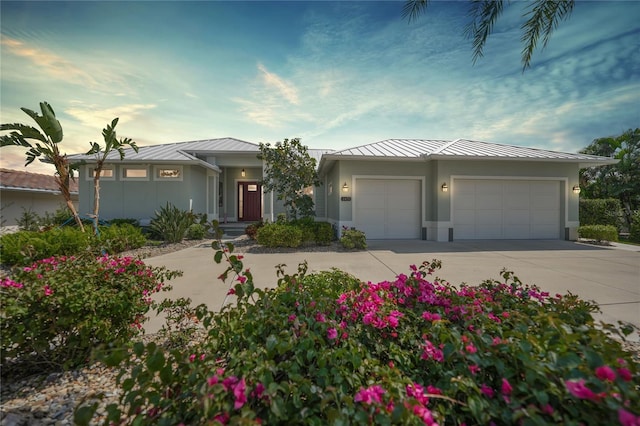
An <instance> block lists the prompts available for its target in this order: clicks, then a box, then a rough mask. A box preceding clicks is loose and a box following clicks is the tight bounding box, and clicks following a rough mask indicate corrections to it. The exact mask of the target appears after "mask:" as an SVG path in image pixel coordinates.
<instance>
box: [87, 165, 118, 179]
mask: <svg viewBox="0 0 640 426" xmlns="http://www.w3.org/2000/svg"><path fill="white" fill-rule="evenodd" d="M95 176H96V168H95V167H93V166H87V180H93V178H94V177H95ZM115 177H116V174H115V171H114V169H113V166H104V167H103V168H102V171H101V172H100V179H101V180H114V179H115Z"/></svg>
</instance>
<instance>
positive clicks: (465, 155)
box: [323, 139, 617, 167]
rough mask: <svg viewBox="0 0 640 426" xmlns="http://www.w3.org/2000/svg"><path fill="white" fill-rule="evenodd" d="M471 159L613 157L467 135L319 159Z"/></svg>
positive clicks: (397, 142) (591, 161)
mask: <svg viewBox="0 0 640 426" xmlns="http://www.w3.org/2000/svg"><path fill="white" fill-rule="evenodd" d="M347 158H349V159H376V158H377V159H390V158H392V159H405V160H406V159H414V160H418V161H420V160H430V159H451V160H453V159H474V160H528V161H558V162H572V163H574V162H575V163H579V164H580V167H588V166H595V165H605V164H615V163H617V160H615V159H613V158H609V157H600V156H597V155H587V154H570V153H566V152H558V151H548V150H544V149H537V148H528V147H523V146H515V145H503V144H497V143H490V142H482V141H472V140H468V139H456V140H453V141H447V140H439V139H437V140H431V139H427V140H424V139H387V140H384V141H380V142H375V143H372V144H368V145H362V146H358V147H355V148H349V149H344V150H342V151H336V152H333V153H330V154H327V155H325V156H324V158H323V161H325V160H326V161H331V160H341V159H347Z"/></svg>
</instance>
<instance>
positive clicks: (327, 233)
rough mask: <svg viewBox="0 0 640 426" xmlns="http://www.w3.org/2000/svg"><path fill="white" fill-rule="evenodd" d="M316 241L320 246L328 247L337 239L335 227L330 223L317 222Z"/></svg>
mask: <svg viewBox="0 0 640 426" xmlns="http://www.w3.org/2000/svg"><path fill="white" fill-rule="evenodd" d="M315 226H316V229H315V241H316V244H317V245H319V246H327V245H329V244H331V242H332V241H333V240H334V239H335V232H334V230H333V226H332V225H331V224H330V223H328V222H315Z"/></svg>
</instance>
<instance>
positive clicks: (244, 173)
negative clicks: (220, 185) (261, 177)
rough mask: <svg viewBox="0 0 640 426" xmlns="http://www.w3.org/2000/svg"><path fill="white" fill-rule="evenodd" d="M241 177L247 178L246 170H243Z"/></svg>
mask: <svg viewBox="0 0 640 426" xmlns="http://www.w3.org/2000/svg"><path fill="white" fill-rule="evenodd" d="M240 175H241V176H242V177H245V176H246V175H247V173H246V172H245V171H244V169H242V171H241V172H240Z"/></svg>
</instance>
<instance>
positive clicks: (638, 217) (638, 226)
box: [629, 210, 640, 243]
mask: <svg viewBox="0 0 640 426" xmlns="http://www.w3.org/2000/svg"><path fill="white" fill-rule="evenodd" d="M629 239H630V240H631V241H633V242H635V243H640V210H636V211H635V213H634V214H633V216H631V229H630V232H629Z"/></svg>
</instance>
